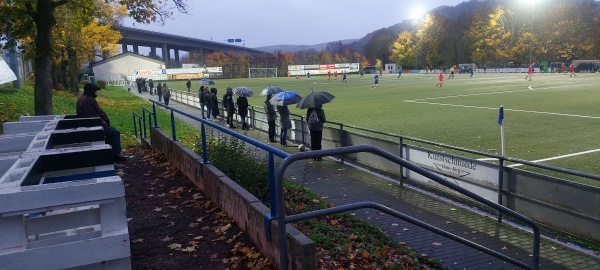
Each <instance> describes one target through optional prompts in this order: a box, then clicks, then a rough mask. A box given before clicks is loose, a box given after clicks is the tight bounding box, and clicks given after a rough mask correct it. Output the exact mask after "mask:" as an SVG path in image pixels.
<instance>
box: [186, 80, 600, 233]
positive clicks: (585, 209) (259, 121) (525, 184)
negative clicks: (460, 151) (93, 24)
mask: <svg viewBox="0 0 600 270" xmlns="http://www.w3.org/2000/svg"><path fill="white" fill-rule="evenodd" d="M489 71H490V69H488V72H489ZM180 98H181V99H184V98H185V97H183V96H182V97H180ZM190 105H191V106H195V105H193V104H190ZM252 108H254V110H252ZM250 115H254V117H255V119H253V121H254V122H252V123H253V124H254V125H253V127H254V129H257V130H261V131H263V132H266V130H267V128H268V126H267V123H266V117H265V114H264V110H263V108H262V107H251V111H250ZM301 117H304V116H298V115H292V128H291V129H290V130H289V131H288V136H289V137H290V140H291V141H292V142H294V143H297V144H300V143H304V144H306V145H308V146H310V134H308V127H307V126H306V123H305V122H304V121H302V120H303V119H301ZM248 121H252V119H250V120H248ZM277 125H279V122H278V121H277ZM279 132H280V131H279V128H277V133H279ZM389 137H390V138H391V139H382V138H377V137H374V136H371V135H369V132H367V131H364V132H363V131H357V130H356V129H350V130H349V128H347V127H344V126H343V125H342V124H336V123H327V124H326V127H325V128H324V129H323V149H328V148H336V147H343V146H352V145H373V146H377V147H379V148H381V149H383V150H385V151H388V152H390V153H396V154H397V155H398V156H400V139H399V138H395V139H393V137H397V135H393V134H389ZM409 143H410V141H409V140H405V141H404V142H403V149H402V151H403V152H404V153H403V155H402V157H403V158H405V159H407V160H409V161H412V162H414V161H413V160H411V157H410V155H408V154H407V150H406V148H407V145H408V146H410V145H409ZM412 148H415V147H412ZM431 148H433V146H431ZM438 151H443V149H442V150H438ZM450 152H452V151H450ZM482 157H485V156H483V155H482ZM338 158H343V159H345V160H348V161H350V162H353V163H358V164H363V165H365V166H367V167H371V168H377V169H379V170H382V171H385V172H389V173H392V174H399V173H400V166H398V165H397V164H395V163H393V162H391V161H389V160H387V159H384V158H381V157H379V156H376V155H373V154H369V153H356V154H351V155H346V156H344V157H338ZM461 158H464V159H467V160H469V159H471V158H467V157H461ZM472 161H473V162H474V163H478V164H479V166H482V167H483V166H487V167H490V168H492V167H494V166H496V165H494V164H491V163H488V164H487V165H484V164H485V163H486V162H483V161H477V160H476V159H472ZM416 163H417V164H418V162H416ZM419 165H422V164H419ZM497 170H498V171H499V170H500V168H497ZM503 170H504V175H505V176H504V187H503V192H504V193H505V199H504V201H503V204H504V206H507V207H508V208H510V209H512V210H514V211H516V212H519V213H521V214H524V215H526V216H528V217H530V218H532V219H534V220H535V221H537V222H539V223H542V224H545V225H548V226H552V227H554V228H557V229H559V230H562V231H566V232H569V233H572V234H575V235H578V236H580V237H584V238H590V239H593V240H595V241H600V230H598V228H600V208H598V207H597V206H598V205H600V188H598V187H594V186H589V185H581V184H577V183H574V182H572V181H568V180H564V179H557V178H553V177H550V176H546V175H541V174H532V173H528V172H526V171H520V170H515V169H511V168H509V167H505V168H504V169H503ZM433 172H436V171H435V170H434V171H433ZM488 175H489V173H488ZM493 175H495V174H493ZM534 175H535V177H534ZM402 176H403V177H406V178H410V179H411V180H416V181H420V182H424V183H428V182H433V181H428V180H427V179H423V178H422V177H420V176H419V175H418V174H416V173H414V172H411V171H406V170H403V174H402ZM441 176H443V177H446V178H448V179H451V180H452V181H456V182H458V183H460V185H461V186H462V187H464V188H466V189H468V190H470V191H472V192H474V193H476V194H478V195H480V196H482V197H484V198H488V199H491V200H492V201H497V200H493V197H494V195H493V194H491V192H497V190H498V184H497V180H498V178H497V177H496V178H495V180H496V184H492V185H489V184H485V185H482V184H481V183H487V182H490V180H492V179H488V177H486V178H485V179H471V180H467V179H463V178H461V177H458V176H455V175H448V174H445V175H441ZM472 180H474V181H472ZM431 184H432V185H431V186H432V187H436V188H443V186H441V185H437V184H435V183H431ZM496 194H497V193H496ZM565 202H568V203H565ZM590 207H591V209H590ZM557 217H560V218H557ZM572 224H582V225H581V226H579V225H577V226H573V225H572Z"/></svg>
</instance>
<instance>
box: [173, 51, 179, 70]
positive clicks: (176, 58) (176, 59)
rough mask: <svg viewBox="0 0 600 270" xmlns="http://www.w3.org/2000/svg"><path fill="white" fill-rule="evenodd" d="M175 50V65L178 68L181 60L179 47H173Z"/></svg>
mask: <svg viewBox="0 0 600 270" xmlns="http://www.w3.org/2000/svg"><path fill="white" fill-rule="evenodd" d="M173 50H174V51H175V67H176V68H178V67H180V66H181V65H180V61H179V50H177V49H173Z"/></svg>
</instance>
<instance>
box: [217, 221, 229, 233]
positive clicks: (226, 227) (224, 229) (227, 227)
mask: <svg viewBox="0 0 600 270" xmlns="http://www.w3.org/2000/svg"><path fill="white" fill-rule="evenodd" d="M229 229H231V223H228V224H227V225H225V226H223V227H221V229H219V230H220V231H221V232H226V231H227V230H229Z"/></svg>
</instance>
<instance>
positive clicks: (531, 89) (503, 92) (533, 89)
mask: <svg viewBox="0 0 600 270" xmlns="http://www.w3.org/2000/svg"><path fill="white" fill-rule="evenodd" d="M598 84H600V83H589V84H573V85H553V86H547V87H541V88H528V89H521V90H509V91H495V92H487V93H473V94H464V95H453V96H442V97H430V98H418V99H413V100H405V101H407V102H412V101H420V100H435V99H447V98H455V97H470V96H482V95H496V94H505V93H517V92H528V91H540V90H547V89H556V88H563V89H561V91H571V90H564V88H571V87H580V86H590V85H598Z"/></svg>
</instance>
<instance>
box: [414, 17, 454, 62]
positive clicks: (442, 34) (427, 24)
mask: <svg viewBox="0 0 600 270" xmlns="http://www.w3.org/2000/svg"><path fill="white" fill-rule="evenodd" d="M448 25H449V23H448V19H447V18H446V17H443V16H440V15H438V14H435V13H432V14H427V15H426V16H425V19H424V21H423V23H422V25H421V27H420V29H419V30H418V31H417V34H416V35H417V39H418V42H417V44H418V46H417V54H418V57H419V58H420V59H423V58H425V62H426V63H427V64H432V65H442V64H443V63H445V62H447V60H446V55H447V54H446V51H445V50H444V49H445V48H446V46H444V44H445V43H448V42H450V40H449V39H448V37H449V36H448V35H447V32H448V30H447V26H448ZM421 55H424V56H425V57H423V58H421Z"/></svg>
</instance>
